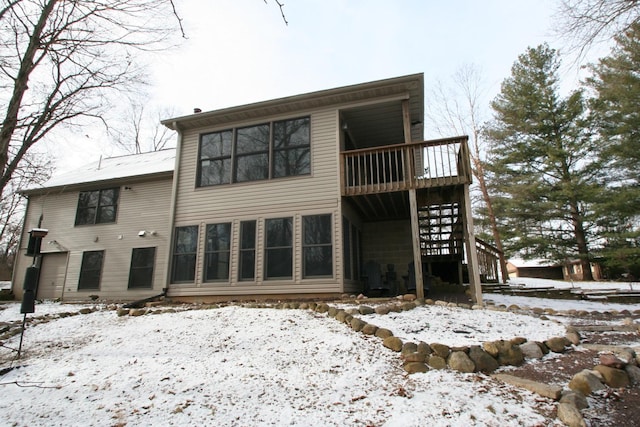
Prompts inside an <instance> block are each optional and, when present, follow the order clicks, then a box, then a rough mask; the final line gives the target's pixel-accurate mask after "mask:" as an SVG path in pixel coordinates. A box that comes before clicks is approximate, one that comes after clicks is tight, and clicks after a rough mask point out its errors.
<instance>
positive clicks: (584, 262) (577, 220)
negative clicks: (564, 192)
mask: <svg viewBox="0 0 640 427" xmlns="http://www.w3.org/2000/svg"><path fill="white" fill-rule="evenodd" d="M571 222H573V229H574V235H575V238H576V244H577V246H578V256H579V257H580V266H581V267H582V280H585V281H589V280H593V274H592V273H591V262H590V260H589V247H588V246H587V238H586V233H585V231H584V225H583V224H582V217H581V216H580V211H579V210H578V205H577V203H575V202H573V201H572V202H571Z"/></svg>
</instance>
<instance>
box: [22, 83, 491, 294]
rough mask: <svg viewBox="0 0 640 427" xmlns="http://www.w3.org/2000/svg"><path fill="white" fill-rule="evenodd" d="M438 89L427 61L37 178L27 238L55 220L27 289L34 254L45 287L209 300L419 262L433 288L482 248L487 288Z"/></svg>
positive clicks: (345, 281)
mask: <svg viewBox="0 0 640 427" xmlns="http://www.w3.org/2000/svg"><path fill="white" fill-rule="evenodd" d="M423 92H424V86H423V76H422V74H414V75H409V76H403V77H397V78H392V79H387V80H381V81H375V82H369V83H363V84H358V85H353V86H347V87H341V88H335V89H329V90H324V91H319V92H313V93H308V94H303V95H296V96H292V97H287V98H281V99H275V100H271V101H266V102H259V103H255V104H249V105H243V106H238V107H232V108H226V109H222V110H216V111H210V112H196V113H194V114H191V115H188V116H184V117H177V118H173V119H168V120H165V121H163V124H164V125H165V126H167V127H169V128H171V129H173V130H176V131H177V132H178V145H177V148H176V150H168V151H162V152H158V153H148V154H141V155H135V156H125V157H119V158H113V159H104V160H102V161H101V162H97V163H94V164H92V165H89V166H88V167H87V168H83V169H82V170H80V171H76V172H73V173H70V174H66V175H61V176H60V177H57V178H54V179H53V180H52V181H50V182H48V183H46V184H45V185H44V187H43V188H37V189H25V190H24V191H23V194H24V195H26V196H27V197H28V198H29V204H28V210H27V213H26V217H25V225H24V229H25V233H24V235H23V238H22V243H21V249H22V250H23V252H25V251H26V250H27V246H28V241H29V239H28V237H29V235H28V231H29V230H30V229H34V228H38V229H46V230H48V234H47V236H46V238H44V239H43V242H42V248H41V251H42V255H41V256H39V257H38V256H36V257H33V259H32V258H31V257H28V256H24V255H22V256H20V257H19V260H18V262H17V264H16V269H15V272H14V292H16V293H17V294H20V286H21V282H22V280H21V277H22V276H23V275H24V272H25V270H26V268H27V266H29V265H31V264H32V263H34V262H35V263H36V264H41V270H40V281H39V287H38V297H40V298H62V299H86V298H87V297H89V296H90V295H98V296H99V297H101V298H110V299H121V300H135V299H138V298H144V297H149V296H153V295H156V294H158V293H160V292H162V290H163V289H165V288H166V289H167V291H168V295H169V296H170V297H172V298H175V299H184V300H200V301H205V300H215V299H221V298H258V297H269V298H280V297H290V296H299V295H304V296H306V297H314V296H318V297H320V296H335V295H339V294H342V293H359V292H362V291H364V290H367V289H368V288H367V286H369V287H370V286H372V285H375V286H380V287H383V288H384V287H386V289H388V290H389V291H393V290H394V289H396V288H397V287H402V286H403V282H402V279H401V278H402V277H403V276H404V277H405V278H406V279H407V280H406V283H412V284H414V285H413V286H416V284H417V286H416V293H418V294H420V293H421V291H422V286H420V284H421V283H422V282H423V277H424V276H426V275H432V276H437V275H443V276H444V275H450V276H453V278H452V279H451V281H457V280H462V279H461V277H462V271H463V268H462V264H463V263H466V264H468V271H469V280H470V283H471V285H472V288H473V294H474V298H475V299H476V300H478V299H481V293H480V283H479V273H478V261H477V254H476V247H475V239H474V236H473V222H472V218H471V208H470V199H469V184H470V183H471V168H470V164H469V154H468V148H467V138H466V137H455V138H447V139H440V140H434V141H424V138H423V118H424V98H423ZM197 111H199V110H197ZM376 264H377V265H379V266H380V267H381V268H380V272H379V273H373V274H372V273H371V271H376V270H375V269H374V270H371V269H369V270H367V272H366V274H365V273H364V266H365V265H367V266H374V267H375V265H376ZM412 265H415V266H418V265H420V266H422V268H413V267H412ZM390 273H392V274H390ZM390 281H395V283H393V284H392V283H389V282H390Z"/></svg>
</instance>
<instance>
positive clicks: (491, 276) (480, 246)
mask: <svg viewBox="0 0 640 427" xmlns="http://www.w3.org/2000/svg"><path fill="white" fill-rule="evenodd" d="M476 252H477V254H478V266H479V267H480V278H481V280H482V282H486V283H497V282H498V265H499V262H500V256H501V255H502V251H500V250H499V249H498V248H496V247H495V246H493V245H492V244H491V243H488V242H485V241H484V240H482V239H479V238H478V237H476Z"/></svg>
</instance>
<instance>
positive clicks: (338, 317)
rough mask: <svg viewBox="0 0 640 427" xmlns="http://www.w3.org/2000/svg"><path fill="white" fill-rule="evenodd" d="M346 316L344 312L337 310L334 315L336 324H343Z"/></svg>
mask: <svg viewBox="0 0 640 427" xmlns="http://www.w3.org/2000/svg"><path fill="white" fill-rule="evenodd" d="M347 316H348V314H347V312H346V311H344V310H338V312H337V313H336V320H337V321H338V322H342V323H345V319H346V318H347Z"/></svg>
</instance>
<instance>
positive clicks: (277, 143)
mask: <svg viewBox="0 0 640 427" xmlns="http://www.w3.org/2000/svg"><path fill="white" fill-rule="evenodd" d="M273 135H274V136H273V171H272V176H273V177H274V178H280V177H283V176H295V175H306V174H309V173H311V149H310V145H309V141H310V137H309V117H304V118H301V119H293V120H283V121H281V122H275V123H274V124H273Z"/></svg>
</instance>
